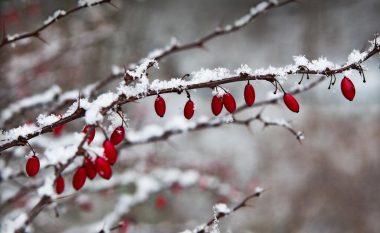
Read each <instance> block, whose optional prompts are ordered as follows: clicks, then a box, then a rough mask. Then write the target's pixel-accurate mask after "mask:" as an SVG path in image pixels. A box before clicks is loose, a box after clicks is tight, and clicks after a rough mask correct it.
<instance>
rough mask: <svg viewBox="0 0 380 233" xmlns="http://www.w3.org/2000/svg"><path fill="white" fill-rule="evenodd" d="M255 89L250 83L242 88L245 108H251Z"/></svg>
mask: <svg viewBox="0 0 380 233" xmlns="http://www.w3.org/2000/svg"><path fill="white" fill-rule="evenodd" d="M255 98H256V95H255V89H254V88H253V86H252V85H251V84H250V83H247V85H245V88H244V100H245V103H246V104H247V106H252V105H253V103H254V102H255Z"/></svg>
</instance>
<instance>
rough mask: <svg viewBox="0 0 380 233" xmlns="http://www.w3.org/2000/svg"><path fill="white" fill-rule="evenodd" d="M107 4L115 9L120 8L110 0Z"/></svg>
mask: <svg viewBox="0 0 380 233" xmlns="http://www.w3.org/2000/svg"><path fill="white" fill-rule="evenodd" d="M108 4H110V5H111V6H113V7H114V8H116V9H117V10H120V8H119V7H117V6H116V5H115V4H113V3H112V1H109V2H108Z"/></svg>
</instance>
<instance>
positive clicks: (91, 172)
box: [83, 158, 97, 180]
mask: <svg viewBox="0 0 380 233" xmlns="http://www.w3.org/2000/svg"><path fill="white" fill-rule="evenodd" d="M83 166H84V169H85V170H86V175H87V177H88V178H89V179H90V180H93V179H94V178H95V176H96V173H97V172H96V168H95V165H94V163H93V162H92V161H91V159H89V158H85V160H84V164H83Z"/></svg>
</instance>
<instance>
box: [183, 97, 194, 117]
mask: <svg viewBox="0 0 380 233" xmlns="http://www.w3.org/2000/svg"><path fill="white" fill-rule="evenodd" d="M183 115H184V116H185V117H186V119H189V120H190V119H191V118H192V117H193V115H194V102H193V101H192V100H188V101H187V102H186V104H185V108H184V109H183Z"/></svg>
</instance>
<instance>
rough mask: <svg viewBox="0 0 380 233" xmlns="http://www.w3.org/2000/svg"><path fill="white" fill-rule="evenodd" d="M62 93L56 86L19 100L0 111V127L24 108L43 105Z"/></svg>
mask: <svg viewBox="0 0 380 233" xmlns="http://www.w3.org/2000/svg"><path fill="white" fill-rule="evenodd" d="M61 92H62V90H61V88H60V87H59V86H57V85H53V86H52V87H51V88H49V89H48V90H46V91H45V92H43V93H41V94H37V95H34V96H31V97H28V98H25V99H21V100H19V101H17V102H15V103H13V104H11V105H9V106H8V107H6V108H5V109H4V110H2V111H1V116H0V126H4V123H5V122H6V121H8V120H9V119H10V118H12V116H13V115H14V114H16V113H19V112H20V111H22V110H23V109H25V108H28V107H31V106H35V105H38V104H44V103H47V102H50V101H51V100H53V99H54V98H56V97H57V96H58V95H59V94H60V93H61Z"/></svg>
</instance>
